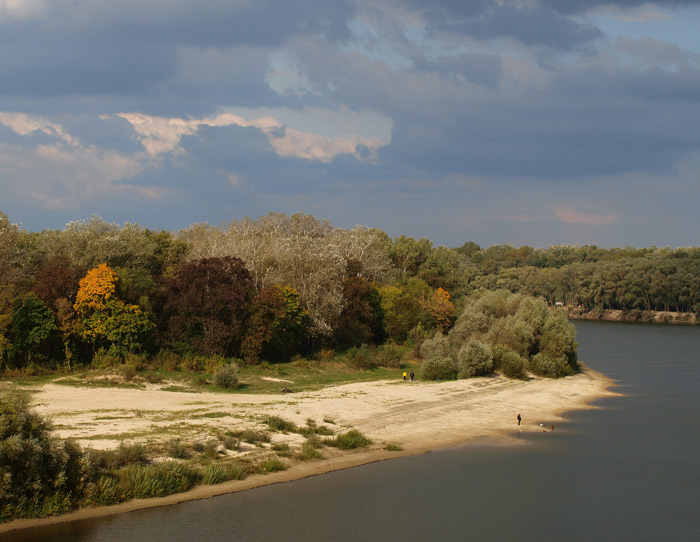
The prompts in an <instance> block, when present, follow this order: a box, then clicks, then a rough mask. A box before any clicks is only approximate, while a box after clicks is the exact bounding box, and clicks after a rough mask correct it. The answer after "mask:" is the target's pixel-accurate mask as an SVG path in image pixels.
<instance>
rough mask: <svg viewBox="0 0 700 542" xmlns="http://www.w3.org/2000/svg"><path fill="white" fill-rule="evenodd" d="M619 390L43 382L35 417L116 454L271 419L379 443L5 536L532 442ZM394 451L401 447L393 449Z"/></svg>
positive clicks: (591, 383)
mask: <svg viewBox="0 0 700 542" xmlns="http://www.w3.org/2000/svg"><path fill="white" fill-rule="evenodd" d="M613 386H614V382H613V381H612V380H610V379H609V378H607V377H606V376H604V375H602V374H601V373H598V372H596V371H593V370H591V369H588V368H584V369H583V370H582V371H581V372H580V373H578V374H576V375H574V376H570V377H566V378H561V379H556V380H552V379H544V378H536V377H535V378H531V379H530V380H528V381H522V380H510V379H507V378H504V377H501V376H498V375H495V376H488V377H481V378H472V379H468V380H456V381H444V382H420V381H416V382H411V381H410V380H409V381H407V382H405V381H403V380H398V381H374V382H357V383H350V384H344V385H338V386H329V387H326V388H324V389H321V390H317V391H309V392H300V393H288V394H282V393H279V394H260V395H251V394H236V393H228V394H224V393H208V392H202V393H187V392H178V391H164V390H163V389H160V388H159V387H158V386H150V387H147V388H146V389H122V388H98V389H94V388H75V387H68V386H62V385H57V384H45V385H42V386H38V387H36V388H35V389H33V390H32V393H33V402H34V405H35V408H36V410H37V411H38V412H39V413H41V414H43V415H47V416H49V417H50V418H51V419H52V421H53V424H54V426H55V428H56V429H55V431H56V433H57V434H58V435H59V436H60V437H62V438H69V437H70V438H74V439H76V440H77V441H78V442H79V443H80V444H81V445H82V446H83V447H92V448H103V449H108V448H113V447H116V445H118V443H119V442H121V441H123V440H129V439H132V440H136V441H141V442H151V441H152V440H153V439H163V438H168V435H172V434H177V435H178V436H179V437H182V438H183V439H190V440H191V439H196V438H198V437H201V438H206V436H207V435H209V434H211V432H212V431H216V430H223V429H234V428H235V429H240V428H245V427H262V426H261V423H262V420H263V419H264V417H265V416H267V415H275V416H280V417H282V418H284V419H286V420H290V421H293V422H295V423H297V424H298V425H300V426H303V425H304V424H305V423H307V420H309V419H311V420H314V421H315V422H317V423H319V424H326V425H329V426H330V427H333V428H334V429H335V430H336V432H341V431H344V430H346V429H349V428H355V429H357V430H359V431H360V432H362V433H363V434H364V435H366V436H367V437H369V438H370V439H371V440H372V442H373V443H372V445H371V446H370V447H369V448H365V449H360V450H353V451H348V452H339V451H337V450H335V449H332V450H330V449H328V448H324V450H323V453H324V456H325V459H321V460H315V461H308V462H302V461H292V462H290V468H289V469H288V470H286V471H282V472H276V473H272V474H267V475H252V476H249V477H247V478H245V479H244V480H239V481H230V482H226V483H223V484H219V485H213V486H198V487H196V488H194V489H192V490H191V491H188V492H186V493H180V494H176V495H170V496H168V497H162V498H155V499H146V500H133V501H129V502H125V503H121V504H118V505H114V506H109V507H98V508H85V509H81V510H77V511H75V512H71V513H68V514H65V515H62V516H56V517H48V518H42V519H31V520H16V521H12V522H8V523H5V524H0V532H7V531H10V530H15V529H23V528H28V527H35V526H41V525H48V524H52V523H59V522H67V521H75V520H80V519H86V518H93V517H99V516H106V515H112V514H119V513H124V512H129V511H133V510H140V509H144V508H151V507H158V506H165V505H170V504H175V503H179V502H184V501H188V500H194V499H203V498H209V497H213V496H216V495H222V494H225V493H231V492H236V491H243V490H247V489H251V488H254V487H259V486H263V485H269V484H275V483H281V482H287V481H291V480H297V479H301V478H305V477H308V476H315V475H320V474H324V473H327V472H331V471H335V470H339V469H345V468H350V467H354V466H358V465H362V464H367V463H372V462H376V461H383V460H387V459H391V458H396V457H402V456H408V455H415V454H421V453H426V452H430V451H433V450H438V449H444V448H449V447H455V446H462V445H470V444H479V445H494V446H517V445H526V444H527V442H528V441H527V438H522V437H523V436H525V437H526V436H527V435H528V434H533V433H536V432H542V431H551V430H552V429H551V427H552V426H554V430H556V431H565V430H566V418H565V414H566V413H567V412H571V411H574V410H581V409H589V408H597V407H595V406H593V405H592V404H591V403H592V402H593V401H595V400H597V399H601V398H604V397H610V396H614V395H618V394H617V393H616V392H614V391H612V389H611V388H612V387H613ZM518 414H520V415H521V418H522V422H521V424H520V425H518V421H517V416H518ZM170 438H172V437H170ZM280 440H282V441H285V442H287V443H288V444H289V445H290V447H291V448H292V449H294V447H295V446H300V445H301V443H302V442H303V437H301V436H300V435H298V434H291V433H290V434H279V433H275V434H274V438H273V442H274V441H280ZM387 444H395V445H398V447H400V448H402V449H401V450H400V451H387V450H385V447H386V445H387ZM327 450H328V451H327ZM241 453H245V450H244V451H243V452H241Z"/></svg>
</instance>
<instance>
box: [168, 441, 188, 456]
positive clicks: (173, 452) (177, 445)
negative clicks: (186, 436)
mask: <svg viewBox="0 0 700 542" xmlns="http://www.w3.org/2000/svg"><path fill="white" fill-rule="evenodd" d="M166 453H167V454H168V457H172V458H174V459H188V458H190V457H191V456H192V454H191V453H190V450H189V448H188V447H187V445H185V444H183V443H182V441H180V439H179V438H174V439H172V440H171V441H170V442H168V444H167V446H166Z"/></svg>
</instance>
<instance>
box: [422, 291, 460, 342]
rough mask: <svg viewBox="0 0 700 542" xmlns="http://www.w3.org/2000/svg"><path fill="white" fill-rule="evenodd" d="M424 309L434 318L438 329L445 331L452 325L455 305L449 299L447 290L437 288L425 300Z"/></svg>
mask: <svg viewBox="0 0 700 542" xmlns="http://www.w3.org/2000/svg"><path fill="white" fill-rule="evenodd" d="M425 309H426V310H427V311H428V312H429V313H430V315H431V316H432V317H433V318H434V320H435V323H436V324H437V327H438V328H440V331H442V332H443V333H447V331H448V330H449V329H450V327H452V323H453V321H454V317H455V306H454V303H452V301H451V300H450V293H449V292H448V291H447V290H443V289H442V288H438V289H437V290H435V292H433V294H432V295H431V296H430V297H429V298H428V299H427V300H426V301H425Z"/></svg>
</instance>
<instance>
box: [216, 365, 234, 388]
mask: <svg viewBox="0 0 700 542" xmlns="http://www.w3.org/2000/svg"><path fill="white" fill-rule="evenodd" d="M214 384H215V385H216V386H218V387H219V388H226V389H236V388H237V387H238V365H236V364H235V363H227V364H226V365H222V366H221V367H219V368H218V369H217V370H216V372H215V373H214Z"/></svg>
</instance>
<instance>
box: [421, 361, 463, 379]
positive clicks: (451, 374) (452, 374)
mask: <svg viewBox="0 0 700 542" xmlns="http://www.w3.org/2000/svg"><path fill="white" fill-rule="evenodd" d="M420 376H421V378H422V379H423V380H454V379H456V378H457V363H456V362H455V361H454V360H453V359H452V358H448V357H439V358H430V359H426V360H425V361H424V362H423V363H422V364H421V366H420Z"/></svg>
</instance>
